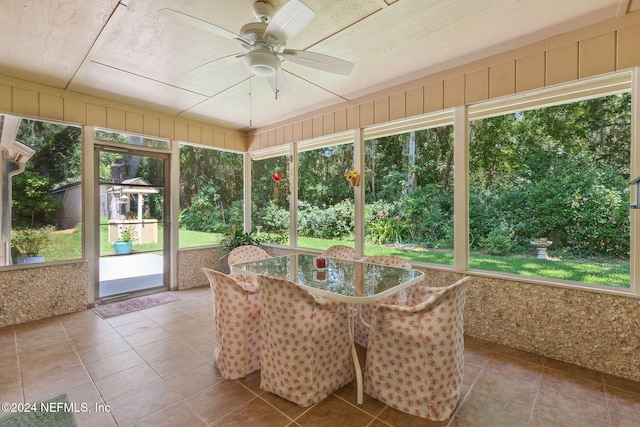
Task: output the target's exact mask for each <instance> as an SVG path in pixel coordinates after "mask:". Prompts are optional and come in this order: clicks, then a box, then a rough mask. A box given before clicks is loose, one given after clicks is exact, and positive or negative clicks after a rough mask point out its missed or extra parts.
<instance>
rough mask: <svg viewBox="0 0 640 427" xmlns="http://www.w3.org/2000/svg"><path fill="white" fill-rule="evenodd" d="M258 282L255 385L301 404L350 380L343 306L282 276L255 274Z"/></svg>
mask: <svg viewBox="0 0 640 427" xmlns="http://www.w3.org/2000/svg"><path fill="white" fill-rule="evenodd" d="M258 283H259V285H260V289H261V293H262V307H263V309H262V337H261V338H262V370H261V372H260V388H262V389H263V390H265V391H268V392H270V393H273V394H277V395H278V396H280V397H283V398H285V399H287V400H289V401H291V402H294V403H296V404H297V405H300V406H303V407H306V406H309V405H312V404H314V403H317V402H319V401H321V400H323V399H324V398H326V397H327V396H329V395H330V394H331V393H332V392H333V391H335V390H337V389H338V388H340V387H342V386H343V385H345V384H347V383H349V382H350V381H352V380H353V378H354V367H353V361H352V359H351V338H350V334H349V317H348V316H349V315H350V310H349V309H348V307H347V306H346V305H345V304H343V303H341V302H337V301H331V300H329V299H327V298H324V297H321V296H317V295H313V294H311V293H309V291H307V290H306V289H305V288H303V287H302V286H299V285H297V284H295V283H293V282H290V281H288V280H286V279H279V278H275V277H268V276H258Z"/></svg>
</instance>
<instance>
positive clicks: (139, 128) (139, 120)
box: [125, 111, 200, 142]
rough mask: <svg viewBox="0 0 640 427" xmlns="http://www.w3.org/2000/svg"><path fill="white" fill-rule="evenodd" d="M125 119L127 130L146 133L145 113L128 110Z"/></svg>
mask: <svg viewBox="0 0 640 427" xmlns="http://www.w3.org/2000/svg"><path fill="white" fill-rule="evenodd" d="M125 119H126V122H127V128H126V130H127V132H133V133H138V134H143V133H144V120H143V115H142V114H140V113H134V112H133V111H127V112H126V113H125ZM193 142H200V140H199V139H198V140H197V141H193Z"/></svg>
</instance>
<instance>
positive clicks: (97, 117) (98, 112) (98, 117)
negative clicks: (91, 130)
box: [87, 104, 107, 128]
mask: <svg viewBox="0 0 640 427" xmlns="http://www.w3.org/2000/svg"><path fill="white" fill-rule="evenodd" d="M87 124H88V125H89V126H96V127H102V128H104V127H107V108H106V107H103V106H102V105H94V104H87Z"/></svg>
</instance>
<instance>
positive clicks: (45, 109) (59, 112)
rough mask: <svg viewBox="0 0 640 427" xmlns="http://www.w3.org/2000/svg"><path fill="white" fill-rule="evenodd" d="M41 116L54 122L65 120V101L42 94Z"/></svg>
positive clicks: (58, 97)
mask: <svg viewBox="0 0 640 427" xmlns="http://www.w3.org/2000/svg"><path fill="white" fill-rule="evenodd" d="M40 116H41V117H46V118H49V119H54V120H64V101H63V99H62V97H60V96H55V95H49V94H48V93H41V94H40Z"/></svg>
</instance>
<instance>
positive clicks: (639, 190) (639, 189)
mask: <svg viewBox="0 0 640 427" xmlns="http://www.w3.org/2000/svg"><path fill="white" fill-rule="evenodd" d="M629 185H635V186H636V202H635V203H634V204H633V205H631V206H629V207H630V208H631V209H640V176H639V177H637V178H636V179H634V180H633V181H631V182H630V183H629Z"/></svg>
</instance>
